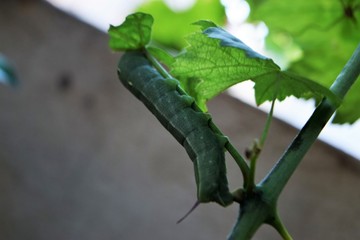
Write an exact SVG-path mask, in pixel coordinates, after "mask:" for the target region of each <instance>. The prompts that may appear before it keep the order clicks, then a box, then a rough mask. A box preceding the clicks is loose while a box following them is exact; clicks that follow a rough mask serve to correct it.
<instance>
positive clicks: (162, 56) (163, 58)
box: [147, 46, 175, 66]
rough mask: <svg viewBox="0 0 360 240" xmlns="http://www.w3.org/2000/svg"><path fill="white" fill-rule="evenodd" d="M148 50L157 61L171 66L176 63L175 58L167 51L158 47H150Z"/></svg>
mask: <svg viewBox="0 0 360 240" xmlns="http://www.w3.org/2000/svg"><path fill="white" fill-rule="evenodd" d="M147 50H148V51H149V52H150V54H151V55H152V56H154V57H155V58H156V59H158V60H159V61H160V62H162V63H163V64H165V65H167V66H170V65H171V64H173V63H174V62H175V58H174V57H173V56H172V55H171V54H170V53H168V52H166V51H165V50H163V49H161V48H157V47H152V46H150V47H148V48H147Z"/></svg>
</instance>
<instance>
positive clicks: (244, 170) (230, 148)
mask: <svg viewBox="0 0 360 240" xmlns="http://www.w3.org/2000/svg"><path fill="white" fill-rule="evenodd" d="M144 52H145V55H146V57H147V58H148V59H149V61H150V62H151V64H152V65H153V66H154V67H155V68H156V70H158V71H159V73H160V74H161V75H162V76H163V77H164V78H173V77H172V76H171V75H170V73H169V72H168V71H167V70H166V69H165V68H164V67H163V66H162V65H161V64H160V63H159V62H158V60H157V59H156V58H155V57H154V56H152V55H151V54H150V53H149V51H147V50H146V49H144ZM178 90H179V91H180V92H181V93H183V94H187V93H186V92H185V91H184V90H183V89H181V88H179V89H178ZM197 110H199V111H201V110H200V109H199V108H197ZM209 126H210V128H211V129H212V130H213V131H214V132H215V133H217V134H219V135H220V136H225V135H224V134H223V133H222V132H221V131H220V129H219V128H218V127H217V126H216V125H215V123H213V122H212V121H210V122H209ZM225 148H226V150H227V151H228V152H229V153H230V155H231V156H232V157H233V158H234V160H235V162H236V164H237V165H238V166H239V168H240V170H241V173H242V175H243V182H244V183H243V185H244V186H246V185H247V184H248V179H249V174H250V169H249V166H248V164H247V163H246V161H245V159H244V158H243V157H242V156H241V154H240V153H239V152H238V151H237V150H236V148H235V147H234V146H233V145H232V144H231V142H230V141H229V140H227V142H226V144H225Z"/></svg>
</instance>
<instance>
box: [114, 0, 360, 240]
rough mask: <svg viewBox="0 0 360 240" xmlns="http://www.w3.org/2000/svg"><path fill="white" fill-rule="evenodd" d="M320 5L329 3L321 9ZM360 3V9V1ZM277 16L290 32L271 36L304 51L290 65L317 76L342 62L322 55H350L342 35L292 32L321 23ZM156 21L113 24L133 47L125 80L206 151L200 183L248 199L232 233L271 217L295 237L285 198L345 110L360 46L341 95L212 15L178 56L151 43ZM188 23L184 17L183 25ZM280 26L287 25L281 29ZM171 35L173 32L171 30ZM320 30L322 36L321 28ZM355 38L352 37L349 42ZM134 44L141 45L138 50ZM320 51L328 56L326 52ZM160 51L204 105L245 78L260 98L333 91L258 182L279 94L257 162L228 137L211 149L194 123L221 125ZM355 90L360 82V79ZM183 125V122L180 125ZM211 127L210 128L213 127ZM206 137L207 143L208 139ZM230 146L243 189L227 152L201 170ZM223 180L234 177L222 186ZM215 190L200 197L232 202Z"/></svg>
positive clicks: (123, 47)
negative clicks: (233, 186) (283, 210)
mask: <svg viewBox="0 0 360 240" xmlns="http://www.w3.org/2000/svg"><path fill="white" fill-rule="evenodd" d="M203 1H205V0H203ZM203 1H200V2H203ZM260 2H262V3H263V5H261V6H266V4H267V2H265V1H254V2H252V4H253V5H252V6H253V7H254V6H255V5H256V6H257V4H259V3H260ZM274 2H275V3H278V4H279V5H278V6H279V8H280V9H282V10H283V12H282V14H285V15H291V14H292V13H294V15H295V13H296V12H300V13H301V14H303V12H306V11H305V10H307V9H311V7H313V6H314V5H313V3H311V2H305V3H304V5H303V6H304V8H299V9H300V10H299V9H297V8H296V7H299V5H297V4H298V3H293V2H292V4H288V5H287V4H284V3H283V1H278V0H273V1H272V3H274ZM354 2H355V1H351V3H353V4H354ZM320 3H321V4H320ZM348 3H349V2H348ZM316 4H317V5H316ZM316 4H315V5H316V6H318V7H319V9H323V8H324V7H327V8H326V9H330V10H333V9H332V8H331V7H332V4H333V3H331V2H328V1H326V2H325V1H324V0H320V1H317V3H316ZM300 5H301V4H300ZM320 6H321V7H323V8H320ZM356 6H357V7H356V9H359V8H360V7H359V6H360V5H356ZM293 7H294V9H293ZM259 9H260V8H259ZM265 9H266V8H265ZM285 9H289V12H285ZM334 11H335V10H334ZM265 12H266V11H265ZM280 12H281V11H280ZM345 13H346V14H347V15H346V16H351V18H350V19H351V21H350V22H349V23H352V24H353V23H354V22H356V21H355V19H356V16H357V15H355V13H354V15H351V14H352V13H353V12H351V13H349V12H348V11H345ZM276 15H277V16H278V15H279V12H277V13H276ZM309 15H310V16H313V15H314V16H316V14H314V13H312V12H310V14H309ZM254 16H256V13H254V15H253V17H254ZM324 16H325V17H324V19H328V18H327V16H328V15H327V13H326V14H324ZM297 17H299V19H301V18H302V17H303V16H302V15H301V16H300V15H298V16H297ZM274 19H275V20H276V21H275V20H274V22H275V23H277V24H278V32H279V34H280V32H281V34H282V35H281V34H280V35H275V34H274V33H273V34H272V35H270V39H271V41H272V45H273V46H277V47H278V46H280V44H281V41H283V43H284V42H287V43H288V44H286V49H296V50H297V54H288V55H287V56H288V59H292V60H293V61H295V60H296V62H295V63H293V65H292V66H291V68H290V69H295V70H300V69H304V70H303V71H305V72H306V71H307V72H308V74H309V75H310V76H315V75H316V74H317V71H319V69H321V67H322V65H323V62H326V63H327V64H329V65H328V66H327V68H326V69H325V70H328V71H329V72H333V69H329V68H332V67H334V68H336V67H337V63H336V61H334V59H332V60H331V61H328V59H321V57H326V58H329V59H331V58H330V57H335V56H338V57H339V59H342V58H341V56H342V55H341V53H340V52H338V51H337V48H339V49H342V50H344V49H345V46H347V45H346V44H345V43H341V44H340V45H336V44H335V43H336V40H338V38H336V37H335V36H334V40H333V39H331V38H329V39H327V42H326V41H325V42H323V43H320V42H319V41H318V40H317V39H315V40H314V39H313V41H314V42H315V45H311V43H310V42H311V41H310V40H311V39H312V37H311V36H310V35H308V36H307V37H303V38H302V41H303V42H301V41H300V40H299V41H295V40H294V41H292V39H291V37H289V36H290V33H289V32H290V31H292V28H291V27H292V25H293V26H294V29H297V30H298V32H295V33H297V34H298V35H303V34H304V33H303V32H304V31H305V32H306V31H309V30H311V31H312V30H314V29H312V28H315V29H317V28H318V27H311V26H306V27H304V28H303V27H302V26H301V24H298V23H297V22H296V21H297V20H298V19H293V21H290V20H289V19H287V20H289V21H288V22H289V23H293V24H288V26H287V25H286V24H284V23H287V22H286V21H284V19H281V20H279V19H276V17H274ZM285 19H286V18H285ZM152 22H153V20H152V17H151V16H150V15H147V14H144V13H136V14H133V15H130V16H129V17H128V18H127V19H126V21H125V22H124V23H123V24H122V25H120V26H118V27H113V26H111V27H110V29H109V35H110V42H109V45H110V47H111V48H112V49H114V50H116V51H129V50H130V51H131V52H132V53H127V54H125V55H124V57H123V58H122V60H121V62H120V65H121V66H120V67H119V68H118V73H119V76H120V79H121V80H122V81H123V83H124V84H125V86H126V87H127V88H129V90H130V91H132V92H133V93H134V94H135V96H137V97H138V98H139V99H141V100H142V101H143V102H144V103H145V104H146V105H147V107H148V108H149V110H151V111H153V113H154V114H155V115H156V116H157V117H158V119H159V120H160V122H162V123H163V125H164V127H165V128H168V129H169V128H174V126H176V128H174V129H172V130H171V131H170V132H172V133H173V135H174V137H175V138H176V139H177V140H178V141H179V142H180V143H181V144H184V145H188V146H186V148H187V150H188V153H189V156H190V158H192V159H193V161H194V163H195V158H194V157H195V155H199V156H200V155H201V156H202V157H204V158H201V159H202V160H201V162H200V160H199V165H197V166H195V177H196V179H197V183H198V187H200V188H201V187H202V186H203V187H208V186H210V185H214V186H216V188H217V186H219V187H220V188H219V191H217V193H219V194H220V195H221V197H222V196H226V198H227V199H228V200H229V202H228V203H231V202H232V201H236V202H238V203H240V205H241V206H240V207H241V208H240V211H239V217H238V221H237V222H236V224H235V226H234V228H233V231H232V233H231V234H230V235H229V238H228V239H231V240H232V239H239V240H240V239H250V238H251V237H252V236H253V234H254V233H255V232H256V231H257V229H258V228H259V227H260V226H261V225H262V224H264V223H267V224H270V225H272V226H273V227H274V228H275V229H276V230H277V231H278V232H279V234H280V235H281V236H282V237H283V239H291V236H290V235H289V234H288V232H287V230H286V228H285V227H284V225H283V224H282V222H281V220H280V218H279V216H278V214H277V200H278V198H279V195H280V193H281V192H282V190H283V188H284V187H285V185H286V183H287V182H288V180H289V178H290V177H291V175H292V174H293V172H294V171H295V169H296V168H297V166H298V165H299V163H300V162H301V160H302V159H303V157H304V155H305V154H306V152H307V151H308V150H309V149H310V147H311V145H312V144H313V143H314V142H315V140H316V138H317V136H318V135H319V134H320V132H321V130H322V128H323V127H324V126H325V125H326V123H327V121H328V120H329V119H330V117H331V116H332V115H333V113H334V112H335V110H336V109H337V107H338V105H339V102H340V100H339V99H341V100H342V99H343V97H344V96H346V94H347V92H348V91H349V89H350V87H351V86H352V85H353V83H354V82H355V81H356V78H358V76H359V73H360V45H359V46H358V48H357V49H356V51H355V52H354V54H353V56H352V57H351V58H350V59H349V60H348V62H347V64H346V65H345V66H344V68H343V70H342V71H341V73H340V74H339V77H338V78H337V80H336V82H335V83H334V84H332V86H331V90H332V91H333V92H334V93H335V94H337V96H335V95H334V93H333V92H331V91H330V90H328V89H327V88H325V87H323V86H321V85H319V84H318V83H316V82H313V81H311V80H309V79H307V78H305V77H301V76H299V75H297V74H294V73H291V72H289V71H282V70H281V69H280V67H279V66H278V65H277V64H275V63H274V61H273V60H271V59H269V58H267V57H264V56H262V55H260V54H259V53H257V52H255V51H253V50H252V49H250V48H249V47H248V46H246V45H245V44H244V43H243V42H241V41H240V40H239V39H237V38H235V37H234V36H232V35H230V34H229V33H227V32H226V31H225V30H223V29H221V28H219V27H217V26H216V25H215V24H213V23H212V22H210V21H199V22H197V23H195V24H196V25H199V26H200V27H201V29H202V32H195V33H193V34H191V35H190V36H189V37H188V38H187V41H188V43H189V44H190V46H189V47H187V49H186V50H185V51H184V52H183V53H181V54H179V55H178V56H177V57H176V59H175V60H174V57H172V56H171V55H170V54H168V53H166V52H165V51H163V50H161V49H158V48H152V47H149V46H148V43H149V41H150V35H151V26H152ZM169 22H170V21H169ZM335 23H336V24H332V25H334V26H336V28H337V27H338V26H340V24H339V23H337V22H336V21H335ZM182 24H183V23H181V24H180V25H182ZM311 24H314V23H311ZM316 24H317V23H316ZM332 25H330V27H329V29H330V30H329V31H330V32H331V31H333V29H335V27H333V26H332ZM289 26H290V27H289ZM286 28H288V30H286V31H285V30H283V29H286ZM279 29H281V31H280V30H279ZM284 32H287V37H285V38H284V37H281V36H284ZM167 34H171V33H170V32H168V33H167ZM346 34H348V33H346ZM349 34H350V37H349V38H348V41H349V43H351V44H352V43H353V37H352V35H351V34H352V33H349ZM279 36H280V37H279ZM314 36H317V37H319V36H318V35H317V34H315V33H314ZM307 38H308V39H307ZM279 39H281V41H279V42H277V40H279ZM323 40H324V39H323ZM343 40H344V39H343ZM329 44H330V45H329ZM332 44H335V45H332ZM342 44H344V45H342ZM351 44H349V46H350V45H351ZM303 45H304V46H303ZM323 45H324V46H326V47H327V52H321V51H322V48H323ZM299 46H301V47H302V51H303V53H304V55H307V56H311V54H310V55H309V53H312V54H313V56H312V57H313V59H311V57H310V60H308V62H307V61H306V60H304V59H300V57H301V54H299V49H300V47H299ZM349 46H347V47H349ZM334 47H335V49H334ZM347 47H346V48H347ZM349 49H350V47H349ZM133 50H140V51H139V52H137V53H136V52H135V51H133ZM319 53H321V54H324V55H321V54H320V55H318V54H319ZM134 54H135V55H134ZM337 54H338V55H337ZM333 55H334V56H333ZM315 57H317V58H320V60H315ZM156 58H157V59H159V60H160V61H161V62H162V63H164V64H165V65H167V66H168V67H169V66H171V68H172V74H173V75H174V76H176V77H178V78H179V79H180V80H181V81H182V83H181V84H182V87H183V88H185V90H186V92H187V93H189V94H190V95H192V96H194V97H195V99H196V101H197V102H198V103H200V104H201V108H202V109H203V110H204V109H206V106H205V103H206V101H207V100H209V99H211V98H213V97H215V96H216V95H218V94H219V93H221V92H222V91H224V90H225V89H227V88H228V87H230V86H232V85H234V84H236V83H239V82H242V81H245V80H252V81H254V83H255V98H256V102H257V103H258V104H261V103H263V102H264V101H268V100H270V101H273V100H274V99H278V100H284V99H285V98H286V97H287V96H290V95H293V96H295V97H315V98H318V99H319V98H320V97H326V99H324V100H323V101H321V103H320V104H319V105H318V106H317V108H316V110H315V111H314V113H313V115H312V116H311V117H310V119H309V120H308V122H307V123H306V125H305V127H304V128H302V129H301V131H300V132H299V134H298V135H297V137H296V138H295V139H294V140H293V142H292V143H291V144H290V145H289V147H288V149H287V150H286V151H285V152H284V154H283V155H282V156H281V158H280V159H279V161H278V162H277V163H276V165H275V166H274V167H273V168H272V170H270V172H269V173H268V174H267V175H266V177H265V178H264V179H263V180H262V181H261V182H260V183H259V184H257V185H256V183H255V177H254V176H255V170H256V167H255V166H256V159H257V157H258V155H259V154H260V152H261V147H262V145H263V143H264V141H265V138H266V135H267V132H268V129H269V125H270V121H271V116H272V110H273V107H274V102H275V101H273V104H272V110H271V111H270V114H269V117H268V120H267V123H266V125H265V130H264V132H263V135H262V137H261V140H260V144H259V147H258V146H255V147H254V148H253V154H252V155H251V156H250V157H251V159H250V161H251V163H250V166H249V165H248V164H247V163H246V162H245V160H244V157H242V156H241V155H240V154H239V153H238V152H237V151H236V149H235V148H234V147H233V145H232V144H231V143H230V141H229V140H227V139H226V140H223V141H224V142H221V143H220V147H219V149H218V150H219V151H218V150H216V151H215V153H214V152H211V151H213V150H214V146H215V145H216V144H217V143H216V141H215V138H214V142H213V141H208V142H207V141H204V140H202V139H201V138H203V139H208V136H207V135H205V134H204V135H201V134H200V133H199V130H198V128H197V127H196V128H195V130H193V129H192V126H193V124H194V123H196V121H200V122H201V124H200V125H201V126H202V127H204V128H206V129H208V130H209V129H210V130H209V132H210V133H211V134H213V135H214V136H215V135H216V136H218V135H220V136H222V133H221V131H220V130H219V129H218V128H217V127H216V125H215V124H214V123H213V122H212V121H209V120H208V119H209V118H208V117H203V118H198V119H197V117H195V116H198V115H199V114H203V113H201V112H199V107H197V105H196V104H194V102H193V99H192V98H191V97H189V96H187V94H186V93H185V92H184V90H183V89H182V88H180V87H179V86H178V85H177V84H178V83H177V81H176V80H175V79H173V78H172V76H171V75H170V74H169V73H168V72H167V70H166V69H165V68H163V66H162V65H161V64H160V63H159V62H158V61H157V60H156ZM344 58H345V57H344ZM335 59H336V58H335ZM124 63H126V64H124ZM307 64H309V65H307ZM160 75H161V77H160ZM323 75H324V78H325V77H330V75H331V74H329V73H327V72H324V74H323ZM127 78H131V79H127ZM174 82H175V84H174ZM354 89H355V90H356V89H357V88H356V86H355V88H354ZM354 89H353V91H354ZM348 99H354V100H353V101H354V103H357V101H358V100H357V99H358V98H353V97H352V96H350V97H348ZM170 104H171V106H170ZM345 106H346V109H345V110H346V111H349V112H357V111H354V109H353V108H354V106H350V105H345ZM348 108H349V109H348ZM184 109H186V110H189V114H186V113H185V112H184V111H186V110H184ZM344 112H345V111H344ZM341 114H342V113H341V112H340V114H338V115H337V116H338V118H337V119H340V120H341V121H343V122H345V121H350V120H349V119H350V118H349V116H350V115H349V114H347V115H345V114H343V115H341ZM356 114H358V113H356ZM356 114H355V115H353V116H351V117H353V119H355V118H357V115H356ZM174 116H179V117H174ZM201 116H207V115H201ZM342 116H345V118H341V117H342ZM169 122H170V124H169ZM175 123H176V124H175ZM178 124H179V127H178V126H177V125H178ZM180 132H182V133H184V134H180V135H179V134H178V133H180ZM203 132H204V133H205V131H203ZM188 135H189V136H190V135H191V137H188ZM192 135H193V136H192ZM199 136H200V138H199ZM224 139H225V138H224ZM204 143H206V146H205V145H204ZM222 148H225V149H226V150H227V151H229V153H230V154H231V156H232V157H233V158H234V160H235V161H236V163H237V164H238V166H239V168H240V170H241V172H242V174H243V182H244V184H243V188H240V189H237V190H236V191H234V192H233V193H232V194H230V193H229V192H228V189H227V186H226V184H227V181H225V180H226V173H225V164H224V159H223V158H221V161H220V162H221V166H220V165H219V166H218V167H216V166H214V168H212V167H211V171H209V173H210V174H208V175H206V178H200V177H199V174H201V173H207V172H208V170H209V169H210V168H209V166H206V165H202V166H200V163H201V164H204V163H209V164H214V163H216V162H217V161H218V160H216V159H214V160H211V161H209V162H206V161H208V159H209V157H210V156H216V152H218V153H220V152H221V154H223V149H222ZM195 153H199V154H195ZM207 154H210V156H207ZM196 158H197V157H196ZM195 164H197V163H195ZM196 168H197V169H196ZM219 171H220V172H221V174H220V175H219V174H213V173H216V172H219ZM223 183H226V184H225V185H221V184H223ZM210 192H213V191H212V190H211V191H210V190H209V191H207V190H204V192H203V193H204V195H202V194H200V197H201V198H199V202H207V201H216V202H218V203H220V204H221V205H222V206H226V205H227V203H225V202H223V201H222V200H221V201H220V199H219V198H216V197H217V196H216V195H218V196H220V195H219V194H217V193H216V194H215V192H214V194H215V195H214V194H212V193H210ZM223 193H224V195H223ZM206 196H209V197H210V198H207V197H206Z"/></svg>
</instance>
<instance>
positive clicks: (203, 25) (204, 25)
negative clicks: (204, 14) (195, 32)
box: [192, 20, 217, 31]
mask: <svg viewBox="0 0 360 240" xmlns="http://www.w3.org/2000/svg"><path fill="white" fill-rule="evenodd" d="M192 25H197V26H200V27H201V28H200V29H201V30H202V31H204V30H206V29H207V28H210V27H217V25H216V24H215V23H213V22H212V21H208V20H199V21H197V22H194V23H193V24H192Z"/></svg>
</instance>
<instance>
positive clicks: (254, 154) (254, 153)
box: [247, 98, 276, 191]
mask: <svg viewBox="0 0 360 240" xmlns="http://www.w3.org/2000/svg"><path fill="white" fill-rule="evenodd" d="M275 101H276V98H274V100H273V101H272V102H271V108H270V112H269V114H268V116H267V118H266V123H265V127H264V130H263V132H262V134H261V138H260V141H259V142H258V143H257V142H255V143H254V146H253V149H252V150H251V157H250V174H249V186H248V189H247V190H248V191H252V189H254V187H255V185H256V184H255V173H256V164H257V160H258V158H259V156H260V153H261V151H262V149H263V147H264V143H265V140H266V138H267V136H268V133H269V129H270V125H271V121H272V119H273V113H274V107H275Z"/></svg>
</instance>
